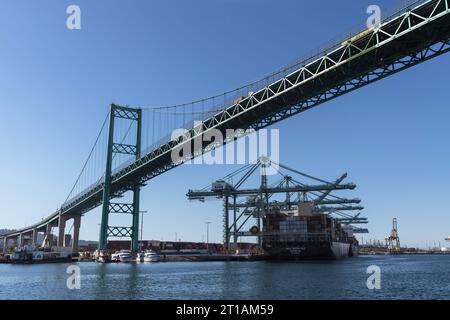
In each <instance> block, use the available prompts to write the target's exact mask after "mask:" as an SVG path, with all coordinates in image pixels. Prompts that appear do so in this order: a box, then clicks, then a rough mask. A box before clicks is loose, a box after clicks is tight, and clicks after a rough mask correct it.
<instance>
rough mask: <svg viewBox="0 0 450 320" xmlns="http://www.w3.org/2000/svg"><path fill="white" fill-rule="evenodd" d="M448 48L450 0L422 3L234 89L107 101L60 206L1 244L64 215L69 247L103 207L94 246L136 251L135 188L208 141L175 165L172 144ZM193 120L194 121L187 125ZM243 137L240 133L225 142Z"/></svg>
mask: <svg viewBox="0 0 450 320" xmlns="http://www.w3.org/2000/svg"><path fill="white" fill-rule="evenodd" d="M449 50H450V0H420V1H415V2H413V3H411V4H410V5H409V6H407V7H406V8H403V9H402V10H400V11H398V12H396V13H395V14H393V15H391V16H389V17H386V18H385V19H383V21H382V23H381V24H380V25H379V26H377V27H374V28H370V29H365V30H363V31H362V32H359V33H355V34H353V35H352V36H350V37H346V38H345V39H343V41H338V42H337V43H335V44H334V45H333V46H330V47H329V48H327V49H326V50H323V51H321V52H319V53H318V54H315V55H313V56H311V57H309V58H308V59H303V60H300V61H298V62H296V63H294V64H292V65H290V66H289V67H287V68H284V69H282V70H280V71H277V72H275V73H273V74H271V75H270V76H267V77H265V78H263V79H261V80H259V81H256V82H254V83H251V84H249V85H246V86H244V87H241V88H239V89H236V90H233V91H230V92H226V93H224V94H221V95H218V96H214V97H211V98H207V99H203V100H199V101H195V102H192V103H188V104H183V105H176V106H169V107H161V108H139V107H129V106H121V105H117V104H112V105H111V108H110V112H109V114H108V117H107V119H105V122H104V123H103V126H102V129H101V131H100V133H99V136H98V137H97V140H96V143H95V145H94V147H93V149H92V151H91V154H90V155H89V158H88V160H87V161H86V163H85V165H84V167H83V170H82V172H81V173H80V176H79V177H78V179H77V182H76V183H75V185H74V187H73V188H72V191H71V192H70V194H69V196H68V197H67V199H66V201H65V202H64V203H63V205H62V206H61V207H60V208H59V209H58V210H57V211H56V212H54V213H53V214H51V215H50V216H48V217H47V218H45V219H43V220H42V221H40V222H37V223H35V224H33V225H30V226H29V227H26V228H23V229H20V230H16V231H14V232H9V233H6V234H2V235H0V241H2V242H3V249H4V250H5V249H6V246H7V243H8V241H10V240H14V241H15V243H16V244H17V243H18V244H22V243H23V241H24V239H25V238H28V239H31V241H32V242H33V243H35V242H36V239H37V235H38V233H39V232H43V233H44V234H45V236H46V239H47V240H48V238H49V237H50V235H51V234H52V228H53V227H57V228H58V230H59V237H58V246H67V245H68V244H66V243H64V242H65V240H64V238H65V237H64V235H65V227H66V222H67V221H68V220H71V219H73V239H72V246H73V248H74V249H75V250H76V249H77V246H78V238H79V229H80V224H81V217H82V215H83V214H85V213H87V212H88V211H90V210H92V209H93V208H96V207H98V206H100V205H102V224H101V231H100V246H99V247H100V249H106V247H107V242H108V238H109V237H130V238H131V239H132V247H133V249H135V250H136V249H137V248H138V230H139V228H138V225H139V192H140V189H141V188H142V187H143V186H144V185H145V183H146V181H148V180H150V179H152V178H154V177H156V176H158V175H160V174H162V173H164V172H166V171H168V170H170V169H172V168H174V167H176V166H179V165H181V164H182V163H183V162H184V161H186V160H188V159H191V158H193V157H195V156H197V155H201V154H203V153H205V152H208V151H210V150H211V149H212V148H214V146H211V145H209V144H208V143H205V142H203V143H202V144H201V146H200V147H198V146H197V148H195V147H194V149H193V150H194V152H193V153H192V154H190V155H186V157H185V158H184V159H182V161H176V162H175V161H173V160H172V157H171V152H172V151H173V150H174V149H175V148H180V147H182V146H185V145H187V144H190V145H194V143H193V141H194V140H195V139H196V138H198V137H200V136H202V135H204V134H205V133H208V132H209V131H211V130H213V129H218V130H220V131H221V132H222V133H224V134H225V132H226V130H227V129H238V128H239V129H243V130H248V129H254V130H259V129H262V128H265V127H267V126H270V125H272V124H274V123H277V122H279V121H282V120H284V119H287V118H289V117H291V116H293V115H296V114H298V113H301V112H304V111H306V110H308V109H311V108H313V107H316V106H318V105H320V104H322V103H324V102H327V101H330V100H332V99H334V98H336V97H339V96H340V95H343V94H346V93H349V92H352V91H353V90H357V89H359V88H361V87H363V86H365V85H368V84H370V83H372V82H375V81H378V80H381V79H383V78H385V77H387V76H390V75H393V74H395V73H397V72H401V71H404V70H406V69H408V68H410V67H412V66H415V65H417V64H419V63H422V62H425V61H427V60H429V59H432V58H434V57H437V56H440V55H442V54H444V53H446V52H448V51H449ZM196 119H200V120H201V121H199V122H196V123H195V124H194V125H192V122H193V120H196ZM186 123H188V126H186ZM180 127H184V128H189V130H187V133H185V134H184V135H183V136H180V137H177V138H175V139H172V137H171V136H170V135H167V134H168V133H170V132H172V130H174V129H175V128H180ZM241 135H242V132H240V131H237V132H236V134H235V135H234V136H231V137H227V138H226V140H225V141H224V142H225V143H226V142H230V141H233V140H235V139H237V138H239V137H240V136H241ZM144 147H145V148H144ZM105 149H106V151H105ZM98 163H101V164H103V165H98ZM105 163H106V168H105V166H104V164H105ZM96 170H97V171H96ZM127 192H132V194H133V199H132V201H130V202H129V203H123V202H118V201H119V200H120V199H121V198H122V195H123V194H125V193H127ZM114 199H119V200H117V202H114V201H113V200H114ZM112 213H128V214H130V216H131V217H132V225H131V226H130V227H121V226H111V225H110V223H109V216H110V214H112Z"/></svg>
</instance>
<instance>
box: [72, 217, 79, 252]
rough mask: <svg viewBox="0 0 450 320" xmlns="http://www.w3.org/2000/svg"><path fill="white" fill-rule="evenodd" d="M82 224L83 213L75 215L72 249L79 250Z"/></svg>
mask: <svg viewBox="0 0 450 320" xmlns="http://www.w3.org/2000/svg"><path fill="white" fill-rule="evenodd" d="M80 226H81V215H78V216H74V217H73V236H72V251H73V252H77V251H78V242H79V240H80Z"/></svg>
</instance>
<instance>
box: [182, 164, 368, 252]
mask: <svg viewBox="0 0 450 320" xmlns="http://www.w3.org/2000/svg"><path fill="white" fill-rule="evenodd" d="M268 166H269V167H270V166H272V167H276V168H277V170H276V172H277V175H276V176H275V177H277V178H279V179H277V180H276V181H273V182H272V183H269V181H268V177H269V176H268V175H267V174H266V169H267V167H268ZM255 176H256V178H257V180H259V181H258V182H259V186H258V187H257V188H249V187H244V186H245V183H246V182H247V183H248V182H251V181H253V182H255V179H254V178H255ZM346 177H347V174H346V173H344V174H343V175H341V176H340V177H339V178H337V179H336V180H335V181H326V180H324V179H320V178H316V177H314V176H312V175H310V174H306V173H303V172H300V171H298V170H295V169H292V168H290V167H287V166H285V165H283V164H280V163H276V162H274V161H271V160H269V159H268V158H266V157H261V158H260V159H259V160H258V161H257V162H256V163H255V164H250V165H247V166H244V167H242V168H240V169H238V170H236V171H234V172H232V173H230V174H228V175H227V176H226V177H223V178H222V179H220V180H217V181H215V182H213V183H212V184H211V185H208V186H206V187H204V188H202V189H201V190H189V192H188V193H187V197H188V199H189V200H199V201H205V200H206V199H207V198H213V199H214V198H215V199H221V200H223V242H224V246H225V248H228V250H232V249H235V248H236V247H237V246H238V238H239V237H257V239H258V241H257V243H258V245H259V248H260V249H261V248H262V245H263V239H264V238H265V239H266V243H267V242H268V237H269V236H270V237H273V236H277V235H280V234H282V235H284V236H286V235H288V234H289V235H292V234H298V233H301V234H302V235H305V236H308V237H309V238H312V236H313V235H317V234H318V232H313V231H312V230H311V229H312V228H311V226H310V227H309V230H306V227H307V224H306V221H307V220H312V219H313V218H314V217H319V218H321V219H327V217H333V219H332V220H330V221H329V223H332V222H333V223H334V222H336V223H339V225H340V224H342V225H345V226H351V225H353V224H364V223H367V218H365V217H361V216H360V213H357V214H351V213H350V212H351V211H360V210H362V209H364V208H363V207H362V206H360V205H358V204H359V203H360V202H361V200H360V199H356V198H353V199H348V198H343V197H340V196H336V195H334V194H333V192H335V191H343V190H353V189H354V188H355V187H356V185H355V184H353V183H343V181H344V179H345V178H346ZM252 178H253V179H252ZM304 179H306V180H308V181H309V182H305V181H300V180H304ZM233 181H236V182H235V183H233ZM280 195H281V199H280ZM352 204H356V205H352ZM308 209H309V211H310V212H309V214H308V219H304V221H305V230H299V228H291V229H292V230H289V233H288V232H287V230H281V231H280V230H278V231H274V230H268V226H267V225H265V226H264V227H263V222H267V221H269V219H272V220H273V219H274V218H273V217H279V216H280V214H282V213H285V216H286V217H289V218H288V220H293V219H295V217H296V216H298V212H296V210H299V211H306V210H308ZM319 220H320V219H319ZM249 221H250V224H248V222H249ZM318 223H319V224H320V223H321V222H320V221H318ZM266 224H267V223H266ZM282 224H283V222H282ZM245 226H247V227H245ZM333 231H334V230H333ZM347 231H348V232H349V233H350V232H351V233H352V234H353V233H367V232H368V231H367V229H362V228H354V227H353V226H351V227H347ZM321 234H323V232H321ZM312 241H313V240H311V241H310V243H311V242H312ZM305 242H306V241H305Z"/></svg>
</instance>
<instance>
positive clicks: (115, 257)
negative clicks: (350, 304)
mask: <svg viewBox="0 0 450 320" xmlns="http://www.w3.org/2000/svg"><path fill="white" fill-rule="evenodd" d="M119 254H120V252H116V253H113V254H112V255H111V261H112V262H120V258H119Z"/></svg>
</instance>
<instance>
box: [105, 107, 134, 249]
mask: <svg viewBox="0 0 450 320" xmlns="http://www.w3.org/2000/svg"><path fill="white" fill-rule="evenodd" d="M116 119H123V120H125V121H134V122H136V139H135V142H136V144H133V145H130V144H123V143H121V142H117V141H115V140H114V138H115V135H114V124H115V120H116ZM141 133H142V109H134V108H129V107H123V106H118V105H115V104H111V110H110V116H109V135H108V146H107V156H106V170H105V177H104V185H103V201H102V223H101V227H100V241H99V250H106V249H107V245H108V238H109V237H129V238H131V249H132V250H133V251H137V250H138V248H139V199H140V187H141V185H140V183H139V182H135V183H134V184H130V185H129V186H127V189H128V190H129V191H131V192H133V203H119V202H111V200H112V199H113V198H115V197H117V196H118V195H119V194H117V191H116V190H114V189H113V188H112V169H113V168H112V161H113V155H114V154H127V155H132V156H134V157H135V158H136V160H138V159H139V158H140V157H141ZM111 213H125V214H130V215H131V216H132V225H131V227H123V226H110V225H109V215H110V214H111Z"/></svg>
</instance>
